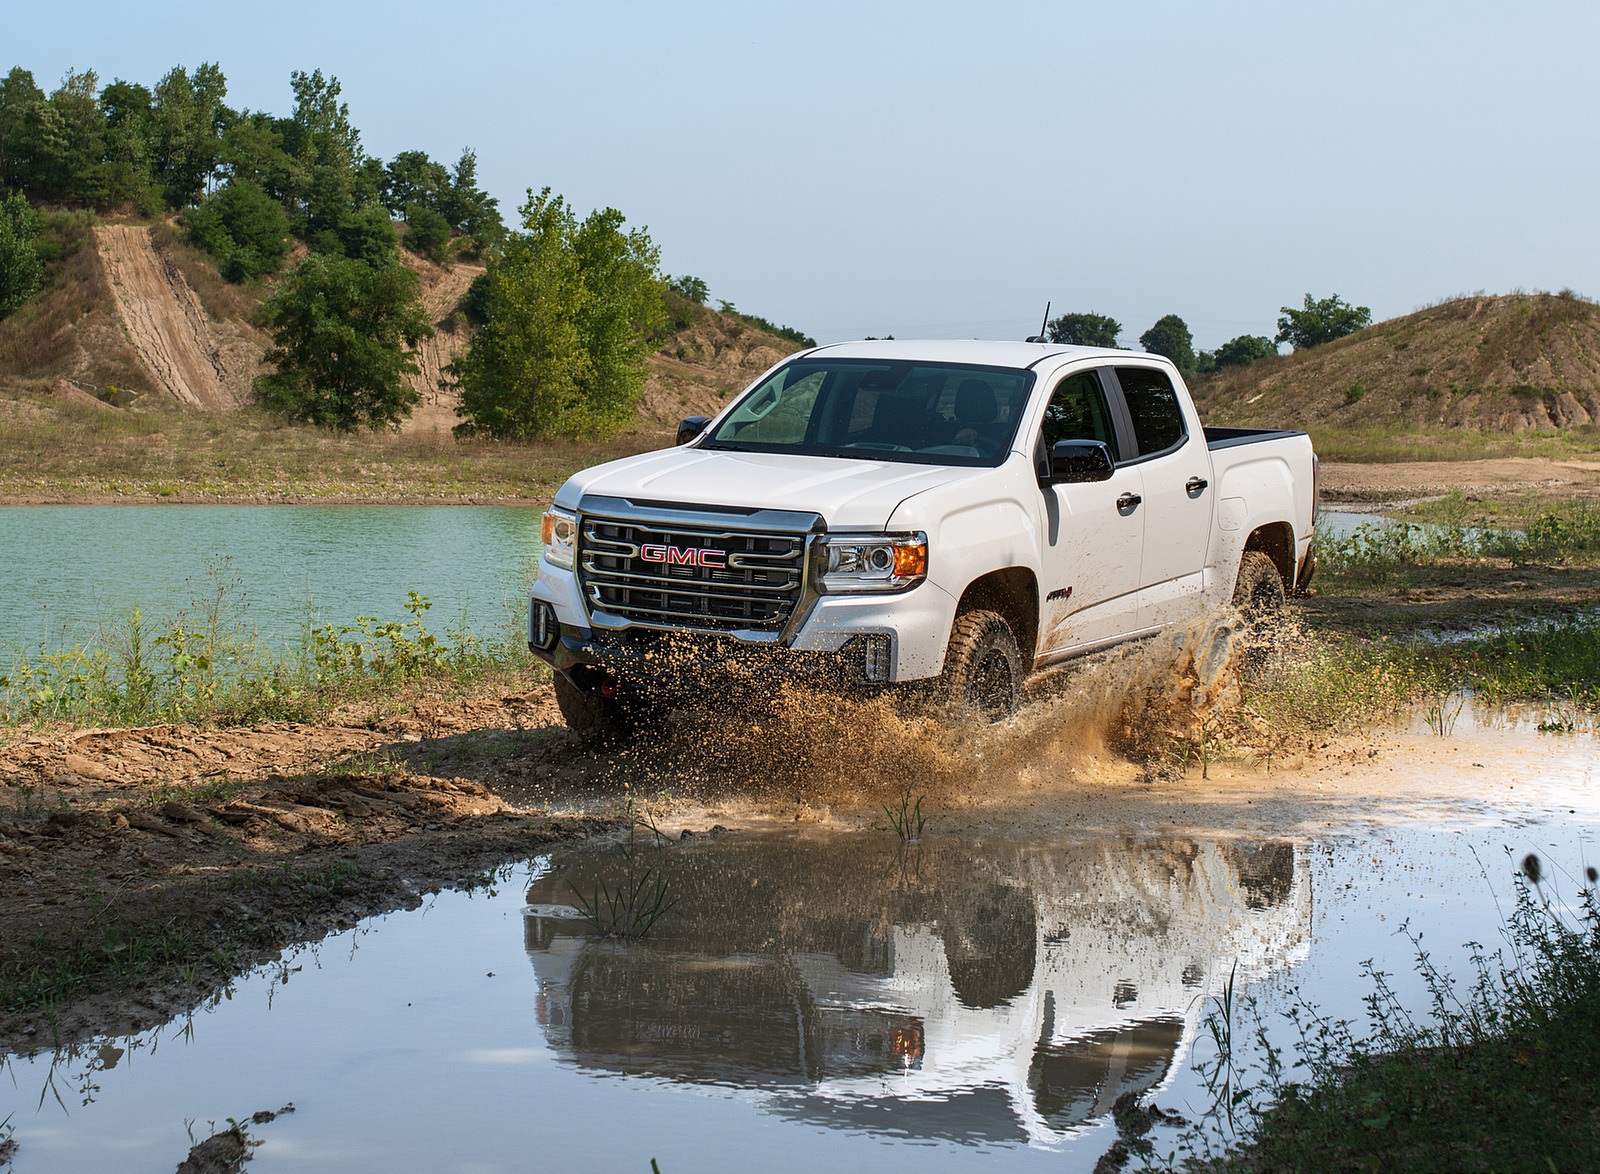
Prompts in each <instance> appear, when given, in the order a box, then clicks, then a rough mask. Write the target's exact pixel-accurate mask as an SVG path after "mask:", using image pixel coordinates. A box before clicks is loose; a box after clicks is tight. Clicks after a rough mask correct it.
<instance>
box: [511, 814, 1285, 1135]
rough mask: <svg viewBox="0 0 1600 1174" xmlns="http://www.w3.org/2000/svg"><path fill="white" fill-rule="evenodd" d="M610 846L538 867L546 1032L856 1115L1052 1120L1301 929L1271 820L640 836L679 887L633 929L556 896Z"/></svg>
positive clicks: (1145, 1074)
mask: <svg viewBox="0 0 1600 1174" xmlns="http://www.w3.org/2000/svg"><path fill="white" fill-rule="evenodd" d="M623 867H624V862H623V861H622V860H620V859H619V858H618V857H617V856H615V855H607V854H603V853H587V854H571V855H567V856H563V857H561V858H558V859H557V860H555V861H554V862H553V864H552V867H551V868H550V869H549V870H548V871H547V872H545V873H544V874H543V875H542V876H541V877H540V878H539V879H538V880H537V881H536V882H535V883H534V884H533V886H532V887H531V888H530V889H529V892H528V908H527V910H526V911H525V913H524V932H525V938H526V945H527V949H528V957H529V958H530V959H531V960H532V962H533V967H534V971H535V974H536V975H537V978H538V984H539V990H538V995H537V1003H536V1007H535V1013H536V1015H537V1016H538V1021H539V1023H540V1026H541V1027H542V1028H543V1029H544V1034H545V1037H546V1039H547V1040H548V1041H549V1044H550V1046H551V1047H552V1048H553V1049H554V1050H555V1051H556V1053H557V1054H558V1055H560V1056H561V1057H563V1058H565V1059H567V1060H569V1061H571V1062H573V1063H575V1064H577V1065H580V1066H582V1067H584V1068H588V1069H592V1070H597V1071H602V1072H608V1073H622V1074H627V1075H633V1076H642V1077H649V1078H655V1079H661V1080H667V1081H673V1082H683V1083H688V1084H694V1085H715V1086H720V1087H723V1088H736V1089H743V1090H748V1092H749V1093H750V1094H751V1095H752V1096H754V1097H756V1098H757V1099H759V1100H760V1101H761V1102H762V1103H763V1104H764V1105H765V1106H766V1107H767V1108H769V1109H770V1110H772V1111H775V1112H778V1113H781V1114H783V1115H785V1116H792V1117H795V1118H799V1119H802V1120H805V1121H808V1122H812V1123H815V1124H819V1125H826V1126H830V1127H836V1128H840V1129H848V1130H852V1131H863V1130H865V1131H871V1132H876V1133H884V1134H890V1135H896V1136H903V1137H921V1138H939V1139H944V1140H950V1141H956V1142H962V1143H995V1142H1013V1143H1026V1142H1044V1143H1048V1142H1049V1141H1051V1140H1053V1139H1056V1138H1058V1137H1060V1136H1062V1135H1064V1134H1070V1133H1072V1132H1074V1131H1076V1130H1079V1129H1081V1128H1082V1127H1084V1126H1087V1125H1089V1124H1091V1123H1094V1122H1096V1121H1098V1120H1100V1119H1103V1118H1105V1117H1106V1116H1107V1115H1108V1114H1109V1113H1110V1111H1111V1106H1112V1105H1113V1104H1114V1103H1115V1101H1116V1100H1117V1098H1118V1097H1120V1096H1121V1095H1122V1094H1124V1093H1127V1092H1134V1093H1140V1094H1144V1093H1148V1092H1151V1091H1153V1090H1158V1089H1159V1088H1160V1087H1161V1086H1163V1085H1164V1084H1165V1083H1166V1082H1167V1081H1169V1080H1170V1078H1171V1077H1172V1076H1173V1075H1174V1074H1175V1072H1176V1071H1177V1069H1178V1067H1179V1065H1180V1064H1181V1062H1182V1061H1183V1059H1184V1056H1185V1054H1186V1052H1187V1049H1188V1046H1189V1043H1190V1041H1191V1040H1192V1039H1193V1038H1194V1036H1195V1034H1196V1030H1197V1027H1198V1024H1199V1021H1200V1019H1201V1016H1202V1013H1203V1007H1202V1003H1203V1001H1204V997H1205V996H1207V995H1210V994H1215V993H1217V992H1218V991H1219V990H1220V989H1221V987H1222V985H1223V984H1225V983H1226V982H1227V979H1228V975H1229V973H1230V971H1231V970H1232V969H1233V967H1234V964H1235V963H1236V962H1237V964H1238V981H1239V982H1240V983H1241V984H1242V983H1244V982H1247V981H1253V980H1255V979H1259V978H1261V977H1264V976H1265V975H1266V974H1268V973H1270V972H1272V971H1274V970H1278V969H1282V968H1286V967H1288V966H1291V965H1293V964H1294V963H1296V962H1298V961H1300V960H1302V959H1303V958H1304V957H1305V956H1306V954H1307V951H1308V949H1309V929H1310V910H1311V894H1310V889H1309V881H1308V877H1307V869H1306V867H1305V863H1304V860H1303V858H1302V854H1301V852H1300V850H1298V849H1297V848H1296V847H1294V846H1293V845H1291V844H1288V843H1276V842H1274V843H1247V842H1229V841H1208V840H1196V839H1186V838H1166V839H1151V840H1143V839H1116V838H1113V839H1109V840H1095V841H1087V842H1076V843H1062V844H1055V845H1040V844H1036V843H1035V844H1015V845H1013V844H993V843H983V844H982V845H977V844H972V843H959V844H958V843H945V842H941V843H938V844H931V845H927V846H924V847H921V848H909V849H908V848H899V849H897V848H896V847H895V846H894V845H893V844H892V843H886V842H885V839H884V838H883V837H881V836H877V837H843V838H841V837H832V838H828V839H816V840H810V839H805V838H792V839H768V838H756V839H743V840H725V841H708V842H702V843H695V844H692V845H689V844H684V845H678V846H673V847H668V848H665V849H663V850H661V851H659V852H652V851H648V850H646V851H645V852H643V853H641V854H640V857H639V859H638V862H637V863H636V867H637V868H644V867H648V868H650V869H652V870H654V871H655V872H656V873H657V874H659V875H660V876H662V877H663V878H664V879H665V881H666V883H667V885H668V886H669V891H670V894H671V896H673V897H676V898H677V899H678V904H677V905H676V906H675V907H674V908H673V909H672V911H671V912H670V913H669V914H668V915H667V916H666V917H665V918H664V919H663V920H662V921H661V922H660V923H659V924H658V925H657V926H656V928H655V930H654V931H653V932H652V934H651V935H650V936H649V938H648V939H646V940H644V941H633V942H626V943H624V942H616V941H611V940H607V939H605V938H602V937H601V936H600V935H599V934H598V932H597V931H596V929H595V927H594V926H593V925H591V924H590V923H589V922H588V921H586V920H584V919H583V918H582V917H580V916H577V915H576V911H575V910H574V909H573V908H572V905H573V904H574V893H575V892H577V893H583V894H585V895H588V894H591V893H593V892H594V891H595V890H596V888H597V887H598V885H599V883H600V882H601V881H604V882H605V883H606V884H607V885H609V886H611V887H612V888H615V887H616V885H617V884H618V882H619V880H620V879H621V869H622V868H623Z"/></svg>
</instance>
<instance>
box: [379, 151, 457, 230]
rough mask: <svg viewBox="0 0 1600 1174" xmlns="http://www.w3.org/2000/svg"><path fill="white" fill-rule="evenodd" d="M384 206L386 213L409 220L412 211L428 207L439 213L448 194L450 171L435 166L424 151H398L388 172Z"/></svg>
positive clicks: (441, 164) (441, 165)
mask: <svg viewBox="0 0 1600 1174" xmlns="http://www.w3.org/2000/svg"><path fill="white" fill-rule="evenodd" d="M387 175H388V178H387V183H386V185H385V192H384V203H385V204H386V205H387V206H388V208H389V211H391V212H393V213H395V214H396V215H399V216H406V217H407V219H409V218H410V217H409V215H408V213H409V210H410V209H412V208H427V209H428V210H430V211H433V212H440V213H441V214H442V208H441V205H442V204H443V202H444V200H445V197H446V195H447V194H448V193H449V191H450V172H449V171H448V170H447V169H446V168H445V166H444V164H443V163H435V162H434V161H433V160H432V159H430V158H428V154H427V152H426V151H401V152H400V153H399V154H398V155H396V156H395V157H394V161H393V162H392V163H390V164H389V166H388V169H387Z"/></svg>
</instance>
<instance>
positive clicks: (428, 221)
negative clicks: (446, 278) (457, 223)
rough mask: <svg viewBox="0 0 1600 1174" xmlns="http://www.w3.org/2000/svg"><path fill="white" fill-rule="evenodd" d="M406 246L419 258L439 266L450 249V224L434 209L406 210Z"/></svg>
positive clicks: (413, 206)
mask: <svg viewBox="0 0 1600 1174" xmlns="http://www.w3.org/2000/svg"><path fill="white" fill-rule="evenodd" d="M404 243H405V246H406V248H408V249H410V250H411V251H412V252H413V253H416V254H417V256H419V257H426V258H428V260H430V261H432V262H434V264H438V263H439V262H441V261H443V260H444V257H445V251H446V250H447V249H448V248H449V247H450V222H449V221H448V220H446V219H445V218H444V217H443V216H441V215H440V214H439V213H437V212H435V211H434V210H433V209H432V208H422V207H418V206H416V205H412V206H411V207H410V208H408V209H406V235H405V241H404Z"/></svg>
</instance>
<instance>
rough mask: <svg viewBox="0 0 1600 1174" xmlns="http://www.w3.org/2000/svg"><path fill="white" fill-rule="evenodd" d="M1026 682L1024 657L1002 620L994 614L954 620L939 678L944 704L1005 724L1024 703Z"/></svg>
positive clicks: (966, 615)
mask: <svg viewBox="0 0 1600 1174" xmlns="http://www.w3.org/2000/svg"><path fill="white" fill-rule="evenodd" d="M1022 681H1023V668H1022V654H1021V653H1020V652H1019V651H1018V650H1017V639H1016V637H1015V636H1013V635H1012V633H1011V625H1009V624H1007V623H1006V621H1005V619H1004V617H1002V616H1001V615H1000V614H999V613H997V612H992V611H969V612H963V613H962V614H961V615H959V616H957V617H956V622H955V626H954V627H953V628H952V629H951V630H950V646H949V648H948V649H946V651H945V654H944V672H943V673H942V674H941V675H940V677H939V696H940V700H941V701H942V702H943V703H944V704H945V705H946V706H948V707H949V708H951V709H953V710H954V711H956V712H957V713H974V714H977V715H978V716H979V717H981V718H983V719H984V720H985V721H989V722H998V721H1002V720H1004V719H1005V718H1007V717H1010V716H1011V714H1013V713H1015V712H1016V709H1017V706H1018V705H1019V704H1021V702H1022Z"/></svg>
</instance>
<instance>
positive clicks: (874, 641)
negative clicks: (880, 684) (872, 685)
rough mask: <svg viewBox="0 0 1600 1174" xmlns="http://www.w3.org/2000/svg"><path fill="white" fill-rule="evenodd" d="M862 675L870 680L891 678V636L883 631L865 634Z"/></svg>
mask: <svg viewBox="0 0 1600 1174" xmlns="http://www.w3.org/2000/svg"><path fill="white" fill-rule="evenodd" d="M861 643H862V652H863V654H864V655H863V656H862V675H863V676H864V677H865V678H866V679H867V680H869V681H887V680H888V679H889V637H887V636H885V635H882V634H881V633H874V634H873V635H870V636H863V637H862V638H861Z"/></svg>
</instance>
